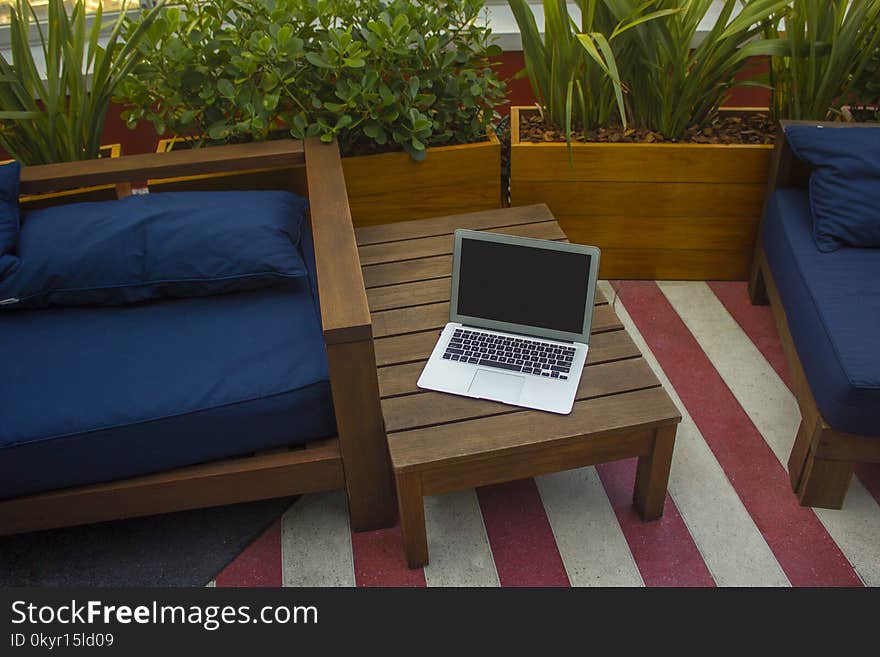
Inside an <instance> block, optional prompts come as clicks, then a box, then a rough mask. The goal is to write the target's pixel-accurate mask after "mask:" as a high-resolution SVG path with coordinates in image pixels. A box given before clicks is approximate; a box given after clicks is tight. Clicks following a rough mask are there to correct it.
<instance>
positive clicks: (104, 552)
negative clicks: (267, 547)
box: [0, 497, 297, 586]
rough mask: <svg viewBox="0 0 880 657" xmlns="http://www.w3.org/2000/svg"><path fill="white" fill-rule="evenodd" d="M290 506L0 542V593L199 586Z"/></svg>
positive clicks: (226, 510) (264, 505) (265, 504)
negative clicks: (29, 589)
mask: <svg viewBox="0 0 880 657" xmlns="http://www.w3.org/2000/svg"><path fill="white" fill-rule="evenodd" d="M296 500H297V498H296V497H290V498H281V499H277V500H266V501H261V502H249V503H246V504H235V505H232V506H222V507H215V508H213V509H199V510H196V511H182V512H180V513H169V514H165V515H161V516H152V517H148V518H134V519H131V520H119V521H115V522H107V523H101V524H97V525H86V526H83V527H71V528H68V529H53V530H49V531H42V532H34V533H32V534H22V535H19V536H4V537H0V586H204V585H205V584H207V583H208V582H210V581H211V580H212V579H213V578H214V577H215V576H216V575H217V574H218V573H219V572H220V571H221V570H223V568H224V567H225V566H226V565H227V564H229V563H230V562H231V561H232V560H233V559H235V557H236V556H238V555H239V554H240V553H241V551H242V550H244V548H246V547H247V546H248V544H250V543H251V542H252V541H253V540H254V539H255V538H257V537H258V536H259V535H260V534H261V533H262V532H263V531H265V530H266V529H267V528H268V527H269V526H270V525H271V524H272V523H273V522H275V520H276V519H277V518H278V517H279V516H280V515H281V514H282V513H284V511H286V510H287V509H288V508H289V507H290V506H291V505H292V504H293V503H294V502H295V501H296Z"/></svg>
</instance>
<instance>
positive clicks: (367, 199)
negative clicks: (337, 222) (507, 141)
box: [343, 136, 501, 226]
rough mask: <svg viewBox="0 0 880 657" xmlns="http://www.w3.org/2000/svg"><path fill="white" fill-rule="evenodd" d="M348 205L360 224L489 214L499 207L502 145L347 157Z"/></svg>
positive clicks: (461, 146) (492, 141) (473, 145)
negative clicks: (422, 154)
mask: <svg viewBox="0 0 880 657" xmlns="http://www.w3.org/2000/svg"><path fill="white" fill-rule="evenodd" d="M343 167H344V168H345V179H346V181H347V182H348V195H349V203H350V204H351V210H352V216H353V217H354V221H355V224H356V225H358V226H369V225H374V224H385V223H389V222H398V221H406V220H410V219H418V218H422V217H433V216H437V215H447V214H455V213H459V212H469V211H473V210H483V209H485V210H489V209H492V208H499V207H500V206H501V146H500V144H499V143H498V140H497V139H495V138H494V136H492V138H491V139H490V140H489V141H486V142H483V143H477V144H463V145H458V146H441V147H437V148H431V149H430V151H429V153H428V157H427V158H426V159H425V161H423V162H414V161H413V160H412V159H411V158H410V157H409V155H407V154H406V153H383V154H379V155H366V156H359V157H349V158H345V160H344V162H343Z"/></svg>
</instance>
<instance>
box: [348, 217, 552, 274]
mask: <svg viewBox="0 0 880 657" xmlns="http://www.w3.org/2000/svg"><path fill="white" fill-rule="evenodd" d="M463 227H464V226H462V228H463ZM493 232H495V233H502V234H505V235H519V236H521V237H535V238H538V239H544V240H564V239H565V233H563V232H562V230H561V229H560V228H559V225H558V224H557V223H556V222H555V221H545V222H541V223H535V224H522V225H518V226H507V227H503V228H496V229H494V230H493ZM453 243H454V239H453V236H452V235H451V234H450V235H438V236H436V237H424V238H419V239H412V240H403V241H400V242H387V243H384V244H370V245H367V246H362V247H360V248H359V249H358V253H359V254H360V257H361V265H375V264H379V263H383V262H396V261H399V260H413V259H415V258H427V257H430V256H437V255H445V254H448V253H452V247H453Z"/></svg>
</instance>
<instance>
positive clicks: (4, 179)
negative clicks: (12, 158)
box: [0, 162, 21, 281]
mask: <svg viewBox="0 0 880 657" xmlns="http://www.w3.org/2000/svg"><path fill="white" fill-rule="evenodd" d="M20 174H21V166H20V165H19V163H18V162H10V163H9V164H4V165H2V166H0V281H2V280H3V279H4V278H6V276H7V275H8V274H9V273H11V272H12V270H13V269H14V268H15V267H16V265H18V258H16V257H15V252H16V249H17V247H18V229H19V220H18V181H19V176H20Z"/></svg>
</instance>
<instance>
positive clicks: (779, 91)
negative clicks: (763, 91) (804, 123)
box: [765, 0, 880, 120]
mask: <svg viewBox="0 0 880 657" xmlns="http://www.w3.org/2000/svg"><path fill="white" fill-rule="evenodd" d="M789 5H790V6H789V7H788V9H787V10H786V11H784V12H780V13H779V14H778V15H777V17H776V19H775V20H774V22H773V23H771V24H770V25H768V26H767V27H766V29H765V35H766V36H767V37H769V38H780V37H783V36H784V37H785V43H786V46H787V47H786V49H785V50H784V52H780V53H778V54H777V55H776V56H774V57H773V58H772V62H771V71H770V82H771V85H772V87H773V111H774V113H775V116H776V117H777V118H780V119H799V120H825V119H828V118H832V117H833V116H834V115H836V114H837V113H838V112H839V110H840V106H841V105H842V104H844V103H846V102H847V100H848V98H849V94H850V91H851V90H852V89H853V84H854V83H855V81H857V80H859V79H860V78H861V76H862V74H863V72H864V70H865V69H866V67H868V66H869V65H870V62H871V58H872V56H873V55H874V53H875V52H876V51H877V47H878V45H880V30H878V29H877V26H878V23H880V0H855V1H851V0H792V1H791V2H789Z"/></svg>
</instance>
